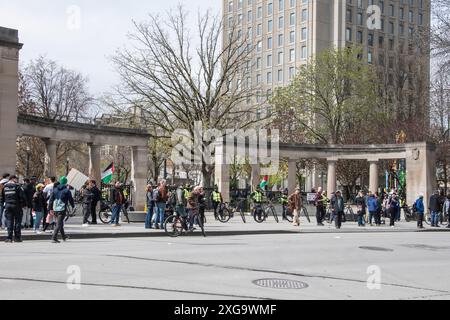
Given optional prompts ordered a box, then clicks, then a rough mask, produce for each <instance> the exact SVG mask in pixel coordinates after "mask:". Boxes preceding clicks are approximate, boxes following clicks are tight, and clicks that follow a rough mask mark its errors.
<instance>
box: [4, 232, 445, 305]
mask: <svg viewBox="0 0 450 320" xmlns="http://www.w3.org/2000/svg"><path fill="white" fill-rule="evenodd" d="M449 265H450V233H447V232H436V233H434V232H425V233H416V232H380V233H378V232H374V233H342V232H336V231H332V230H330V231H329V232H327V233H305V234H257V235H245V234H239V235H230V236H215V237H207V238H203V237H193V236H187V237H182V238H176V239H172V238H168V237H164V236H161V237H152V238H124V239H83V240H81V239H80V240H70V241H68V242H67V243H62V244H57V245H55V244H51V243H49V242H48V241H27V242H24V243H22V244H5V243H0V299H2V300H3V299H113V300H114V299H176V300H178V299H180V300H181V299H183V300H199V299H200V300H205V299H220V300H222V299H233V300H240V299H314V300H315V299H449V298H450V273H449ZM265 279H274V280H276V281H260V282H257V281H258V280H265ZM288 281H289V282H288ZM290 281H293V282H290ZM78 284H79V285H78ZM267 286H269V287H267ZM284 287H288V288H284Z"/></svg>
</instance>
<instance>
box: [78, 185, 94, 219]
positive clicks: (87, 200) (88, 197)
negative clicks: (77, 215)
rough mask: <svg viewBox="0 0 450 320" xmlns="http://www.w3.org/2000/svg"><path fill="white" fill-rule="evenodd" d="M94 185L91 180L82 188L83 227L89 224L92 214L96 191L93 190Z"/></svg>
mask: <svg viewBox="0 0 450 320" xmlns="http://www.w3.org/2000/svg"><path fill="white" fill-rule="evenodd" d="M92 188H93V185H92V182H91V181H89V182H88V183H87V184H86V185H84V186H83V188H82V189H81V196H82V199H83V227H87V226H88V225H89V218H90V217H91V216H92V203H93V201H94V192H93V191H92Z"/></svg>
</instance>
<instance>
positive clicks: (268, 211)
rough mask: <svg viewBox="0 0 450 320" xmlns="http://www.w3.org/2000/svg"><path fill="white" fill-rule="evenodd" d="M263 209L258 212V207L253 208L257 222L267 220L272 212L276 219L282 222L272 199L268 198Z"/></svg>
mask: <svg viewBox="0 0 450 320" xmlns="http://www.w3.org/2000/svg"><path fill="white" fill-rule="evenodd" d="M261 211H262V212H261V214H257V213H256V209H255V208H254V209H253V218H254V219H255V221H256V222H257V223H263V222H264V221H266V220H267V218H268V217H269V215H270V214H271V215H272V216H273V217H274V218H275V221H276V222H277V223H279V222H280V221H279V219H278V214H277V211H276V210H275V206H274V205H273V202H272V200H268V202H267V204H266V205H262V206H261Z"/></svg>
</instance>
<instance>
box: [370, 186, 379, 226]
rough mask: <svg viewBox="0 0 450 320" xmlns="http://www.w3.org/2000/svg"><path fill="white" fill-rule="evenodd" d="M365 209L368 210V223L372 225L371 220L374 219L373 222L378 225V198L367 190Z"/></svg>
mask: <svg viewBox="0 0 450 320" xmlns="http://www.w3.org/2000/svg"><path fill="white" fill-rule="evenodd" d="M367 209H368V210H369V224H370V225H371V226H373V223H372V221H373V220H375V224H376V225H377V226H379V225H380V224H381V222H379V221H378V214H377V213H378V200H377V198H376V197H375V195H374V194H373V193H372V192H369V198H368V199H367Z"/></svg>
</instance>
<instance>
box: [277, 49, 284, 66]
mask: <svg viewBox="0 0 450 320" xmlns="http://www.w3.org/2000/svg"><path fill="white" fill-rule="evenodd" d="M277 62H278V64H283V52H278V58H277Z"/></svg>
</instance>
